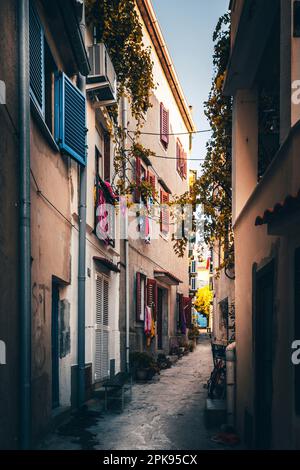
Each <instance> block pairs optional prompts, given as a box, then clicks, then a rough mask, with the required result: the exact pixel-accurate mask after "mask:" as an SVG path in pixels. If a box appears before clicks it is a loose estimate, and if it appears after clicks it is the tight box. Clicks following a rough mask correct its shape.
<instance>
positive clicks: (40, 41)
mask: <svg viewBox="0 0 300 470" xmlns="http://www.w3.org/2000/svg"><path fill="white" fill-rule="evenodd" d="M29 73H30V95H31V98H32V99H33V101H34V102H35V104H36V105H37V106H38V108H39V110H40V111H41V113H42V115H44V114H45V63H44V31H43V28H42V25H41V23H40V20H39V18H38V16H37V14H36V12H35V10H34V8H33V6H32V5H31V3H30V8H29Z"/></svg>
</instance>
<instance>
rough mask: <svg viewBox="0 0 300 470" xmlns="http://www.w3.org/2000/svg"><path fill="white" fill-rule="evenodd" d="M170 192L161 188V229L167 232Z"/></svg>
mask: <svg viewBox="0 0 300 470" xmlns="http://www.w3.org/2000/svg"><path fill="white" fill-rule="evenodd" d="M168 202H169V194H168V193H167V192H165V191H163V190H162V189H161V190H160V204H161V207H160V231H161V232H163V233H165V234H167V233H168V232H169V207H168Z"/></svg>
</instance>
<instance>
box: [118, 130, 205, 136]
mask: <svg viewBox="0 0 300 470" xmlns="http://www.w3.org/2000/svg"><path fill="white" fill-rule="evenodd" d="M127 132H131V133H132V134H138V135H158V136H160V135H161V134H160V133H157V132H142V131H131V130H128V131H127ZM205 132H213V130H212V129H204V130H201V131H192V132H171V133H169V134H165V133H164V135H191V134H203V133H205Z"/></svg>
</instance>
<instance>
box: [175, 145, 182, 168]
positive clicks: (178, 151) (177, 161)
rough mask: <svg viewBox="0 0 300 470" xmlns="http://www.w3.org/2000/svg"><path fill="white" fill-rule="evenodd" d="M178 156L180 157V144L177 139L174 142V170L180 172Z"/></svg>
mask: <svg viewBox="0 0 300 470" xmlns="http://www.w3.org/2000/svg"><path fill="white" fill-rule="evenodd" d="M180 157H181V145H180V142H179V140H177V142H176V170H177V171H178V173H179V174H180V171H181V165H180Z"/></svg>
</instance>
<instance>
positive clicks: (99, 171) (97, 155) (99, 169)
mask: <svg viewBox="0 0 300 470" xmlns="http://www.w3.org/2000/svg"><path fill="white" fill-rule="evenodd" d="M95 160H96V161H95V165H96V177H98V178H101V179H102V178H103V158H102V155H101V153H100V150H99V149H98V147H97V146H96V147H95Z"/></svg>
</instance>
